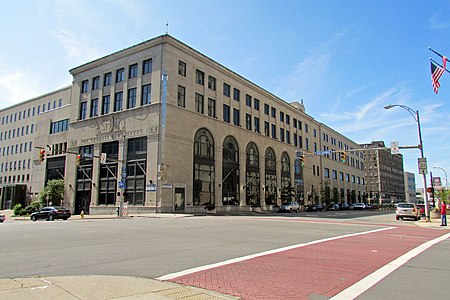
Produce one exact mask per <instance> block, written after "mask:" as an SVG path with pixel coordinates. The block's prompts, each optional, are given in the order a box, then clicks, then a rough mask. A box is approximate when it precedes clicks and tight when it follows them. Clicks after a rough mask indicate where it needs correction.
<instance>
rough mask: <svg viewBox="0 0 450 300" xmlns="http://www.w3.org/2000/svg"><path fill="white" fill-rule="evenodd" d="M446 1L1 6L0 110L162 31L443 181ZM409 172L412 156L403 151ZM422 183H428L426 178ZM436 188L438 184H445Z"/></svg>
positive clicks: (448, 151) (449, 107)
mask: <svg viewBox="0 0 450 300" xmlns="http://www.w3.org/2000/svg"><path fill="white" fill-rule="evenodd" d="M449 16H450V1H441V0H436V1H419V0H418V1H406V0H398V1H392V0H389V1H386V0H377V1H368V0H367V1H362V0H361V1H356V0H354V1H339V0H336V1H331V0H330V1H320V0H315V1H314V0H310V1H302V0H297V1H275V0H273V1H272V0H259V1H253V0H252V1H250V0H248V1H245V0H241V1H239V0H226V1H222V0H215V1H212V0H209V1H199V0H190V1H175V0H165V1H132V0H103V1H101V0H96V1H92V0H81V1H75V0H74V1H71V0H59V1H50V0H39V1H31V0H28V1H27V0H22V1H1V4H0V27H1V28H2V43H1V47H0V109H1V108H4V107H7V106H10V105H13V104H15V103H19V102H22V101H25V100H27V99H30V98H33V97H36V96H39V95H41V94H44V93H47V92H49V91H53V90H56V89H58V88H61V87H64V86H68V85H70V84H71V81H72V78H71V76H70V74H69V73H68V70H69V69H71V68H73V67H76V66H78V65H81V64H84V63H86V62H88V61H90V60H93V59H96V58H99V57H101V56H104V55H107V54H110V53H112V52H115V51H118V50H121V49H123V48H126V47H129V46H132V45H134V44H136V43H139V42H142V41H144V40H148V39H150V38H153V37H155V36H158V35H160V34H164V33H165V32H166V26H165V24H166V23H167V22H168V24H169V26H168V28H169V34H171V35H172V36H174V37H175V38H177V39H179V40H181V41H182V42H184V43H186V44H188V45H189V46H191V47H193V48H194V49H196V50H198V51H200V52H201V53H203V54H205V55H206V56H208V57H210V58H212V59H214V60H216V61H217V62H219V63H221V64H223V65H224V66H226V67H228V68H230V69H231V70H233V71H235V72H236V73H238V74H240V75H242V76H243V77H245V78H247V79H249V80H250V81H252V82H254V83H256V84H258V85H259V86H261V87H262V88H264V89H266V90H268V91H269V92H271V93H273V94H275V95H277V96H278V97H280V98H282V99H283V100H285V101H287V102H292V101H299V100H300V99H303V101H304V104H305V107H306V112H307V113H308V114H309V115H311V116H312V117H314V118H315V119H316V120H318V121H319V122H322V123H325V124H326V125H328V126H330V127H332V128H334V129H335V130H337V131H339V132H341V133H342V134H344V135H346V136H348V137H349V138H351V139H352V140H354V141H355V142H358V143H369V142H371V141H372V140H383V141H385V143H386V144H387V145H389V143H390V141H399V143H400V145H401V146H402V145H417V144H418V136H417V123H416V122H415V121H414V119H413V117H412V116H411V115H410V114H409V113H408V112H407V111H405V110H403V109H401V108H393V109H391V110H388V111H387V110H385V109H383V106H384V105H385V104H390V103H392V104H402V105H406V106H408V107H411V108H412V109H414V110H419V113H420V118H421V125H422V126H421V127H422V132H423V140H424V150H425V156H426V157H427V159H428V169H429V171H432V172H433V175H434V176H441V177H445V176H444V172H443V171H442V170H440V169H433V166H438V167H441V168H444V169H445V170H446V171H447V172H450V101H449V99H450V74H449V73H446V74H444V75H443V77H442V78H441V81H440V82H441V88H440V90H439V94H437V95H436V94H435V93H434V91H433V89H432V86H431V79H430V63H429V57H432V58H433V59H435V60H436V61H440V58H439V57H438V56H436V55H434V54H433V53H432V52H430V51H429V50H428V47H432V48H433V49H435V50H437V51H439V52H441V53H442V54H444V55H447V56H450V17H449ZM401 153H402V154H403V155H404V168H405V170H406V171H410V172H413V173H415V174H416V182H417V185H418V186H423V182H422V177H420V176H419V174H418V170H417V157H419V156H420V153H419V150H402V151H401ZM428 178H429V174H428ZM444 182H445V180H444Z"/></svg>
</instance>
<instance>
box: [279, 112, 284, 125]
mask: <svg viewBox="0 0 450 300" xmlns="http://www.w3.org/2000/svg"><path fill="white" fill-rule="evenodd" d="M280 122H284V112H282V111H280Z"/></svg>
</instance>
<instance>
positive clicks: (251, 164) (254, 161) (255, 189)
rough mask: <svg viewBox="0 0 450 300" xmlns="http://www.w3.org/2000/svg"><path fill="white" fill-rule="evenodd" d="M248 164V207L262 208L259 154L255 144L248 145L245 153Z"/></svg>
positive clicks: (246, 197)
mask: <svg viewBox="0 0 450 300" xmlns="http://www.w3.org/2000/svg"><path fill="white" fill-rule="evenodd" d="M245 153H246V156H247V163H246V181H245V182H246V183H245V186H244V188H245V191H246V193H245V199H246V204H247V205H253V206H260V175H259V153H258V148H257V147H256V145H255V144H254V143H249V144H248V145H247V150H246V151H245Z"/></svg>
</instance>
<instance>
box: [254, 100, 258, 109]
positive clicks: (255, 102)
mask: <svg viewBox="0 0 450 300" xmlns="http://www.w3.org/2000/svg"><path fill="white" fill-rule="evenodd" d="M253 108H254V109H255V110H259V100H258V99H256V98H255V99H254V100H253Z"/></svg>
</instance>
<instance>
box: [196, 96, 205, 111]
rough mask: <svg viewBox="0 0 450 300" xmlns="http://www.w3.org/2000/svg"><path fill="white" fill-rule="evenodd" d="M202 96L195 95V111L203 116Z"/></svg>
mask: <svg viewBox="0 0 450 300" xmlns="http://www.w3.org/2000/svg"><path fill="white" fill-rule="evenodd" d="M203 99H204V97H203V95H201V94H199V93H195V111H196V112H198V113H201V114H203V106H204V105H203Z"/></svg>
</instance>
